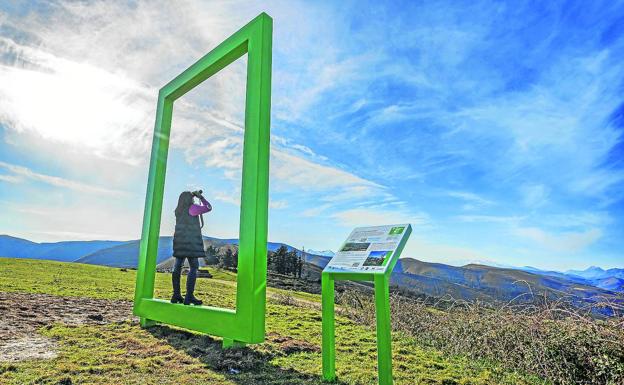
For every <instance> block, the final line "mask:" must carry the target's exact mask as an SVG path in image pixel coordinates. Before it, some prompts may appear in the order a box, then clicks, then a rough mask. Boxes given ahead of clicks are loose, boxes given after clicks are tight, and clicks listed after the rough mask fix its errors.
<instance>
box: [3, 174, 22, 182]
mask: <svg viewBox="0 0 624 385" xmlns="http://www.w3.org/2000/svg"><path fill="white" fill-rule="evenodd" d="M0 181H3V182H7V183H20V182H22V181H23V179H22V178H20V177H19V176H17V175H0Z"/></svg>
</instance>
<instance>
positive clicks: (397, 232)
mask: <svg viewBox="0 0 624 385" xmlns="http://www.w3.org/2000/svg"><path fill="white" fill-rule="evenodd" d="M410 232H411V227H410V225H409V224H403V225H387V226H372V227H358V228H355V229H354V230H353V231H352V232H351V235H349V237H348V238H347V240H346V241H345V243H344V244H343V245H342V247H340V249H339V250H338V252H337V253H336V254H335V255H334V257H333V258H332V259H331V260H330V261H329V263H328V264H327V266H325V269H324V270H323V271H327V272H335V273H340V272H344V273H347V272H348V273H384V272H385V271H386V269H387V267H388V266H389V265H390V261H391V260H392V259H393V258H398V253H395V251H396V249H397V248H398V247H399V245H400V244H401V242H402V241H403V239H404V238H405V240H406V241H407V237H409V233H410ZM395 254H396V255H395Z"/></svg>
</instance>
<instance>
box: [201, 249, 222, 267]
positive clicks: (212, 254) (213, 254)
mask: <svg viewBox="0 0 624 385" xmlns="http://www.w3.org/2000/svg"><path fill="white" fill-rule="evenodd" d="M204 261H206V265H218V264H219V251H218V250H217V249H216V248H215V247H214V246H213V245H208V247H207V248H206V257H205V258H204Z"/></svg>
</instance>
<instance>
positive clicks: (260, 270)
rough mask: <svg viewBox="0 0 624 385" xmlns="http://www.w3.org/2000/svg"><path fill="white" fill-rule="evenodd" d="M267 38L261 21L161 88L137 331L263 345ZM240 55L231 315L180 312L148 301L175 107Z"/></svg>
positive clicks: (266, 19) (264, 18)
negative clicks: (159, 329) (242, 72)
mask: <svg viewBox="0 0 624 385" xmlns="http://www.w3.org/2000/svg"><path fill="white" fill-rule="evenodd" d="M272 36H273V20H272V19H271V17H270V16H269V15H267V14H266V13H262V14H260V15H259V16H257V17H256V18H255V19H253V20H252V21H251V22H249V23H248V24H247V25H245V26H244V27H243V28H241V29H240V30H239V31H237V32H236V33H234V34H233V35H232V36H230V37H229V38H227V39H226V40H225V41H223V42H222V43H221V44H219V45H218V46H217V47H216V48H215V49H213V50H212V51H210V52H209V53H208V54H206V55H205V56H204V57H202V58H201V59H199V60H198V61H197V62H196V63H195V64H193V65H192V66H190V67H189V68H188V69H186V70H185V71H184V72H182V73H181V74H180V75H178V76H177V77H176V78H175V79H173V80H172V81H171V82H169V83H168V84H166V85H165V86H164V87H163V88H162V89H161V90H160V92H159V94H158V106H157V110H156V124H155V128H154V137H153V141H152V153H151V157H150V166H149V176H148V183H147V193H146V198H145V211H144V215H143V230H142V234H141V246H140V252H139V264H138V271H137V280H136V290H135V296H134V308H133V312H134V314H135V315H137V316H139V317H141V326H143V327H149V326H151V325H154V323H156V322H160V323H164V324H169V325H176V326H180V327H183V328H186V329H191V330H195V331H199V332H202V333H207V334H212V335H215V336H220V337H223V338H224V346H235V345H237V344H238V345H240V344H242V343H259V342H263V341H264V334H265V312H266V280H267V277H266V275H267V266H266V264H267V258H266V256H267V227H268V206H269V151H270V134H269V129H270V113H271V60H272V57H271V55H272ZM246 53H247V54H248V57H247V59H248V60H247V87H246V99H245V132H244V137H243V170H242V186H241V205H240V229H239V254H238V276H237V285H236V310H231V309H223V308H216V307H209V306H184V305H182V304H172V303H170V302H168V301H164V300H160V299H155V298H154V279H155V275H156V256H157V252H158V238H159V236H160V221H161V214H162V206H163V193H164V187H165V173H166V170H167V155H168V150H169V136H170V131H171V120H172V116H173V105H174V102H175V101H176V100H177V99H178V98H180V97H181V96H183V95H184V94H185V93H187V92H189V91H190V90H192V89H193V88H194V87H196V86H197V85H199V84H200V83H202V82H203V81H204V80H206V79H208V78H209V77H210V76H212V75H214V74H216V73H217V72H219V71H220V70H221V69H223V68H224V67H226V66H228V65H229V64H231V63H232V62H234V61H235V60H237V59H238V58H240V57H241V56H243V55H244V54H246Z"/></svg>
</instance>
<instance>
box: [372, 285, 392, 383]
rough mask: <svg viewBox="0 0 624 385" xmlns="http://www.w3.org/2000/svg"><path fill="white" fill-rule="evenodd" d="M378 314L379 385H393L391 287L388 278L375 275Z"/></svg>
mask: <svg viewBox="0 0 624 385" xmlns="http://www.w3.org/2000/svg"><path fill="white" fill-rule="evenodd" d="M375 311H376V313H377V371H378V372H379V385H392V334H391V325H390V285H389V282H388V276H386V275H385V274H383V275H381V274H380V275H375Z"/></svg>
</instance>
